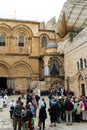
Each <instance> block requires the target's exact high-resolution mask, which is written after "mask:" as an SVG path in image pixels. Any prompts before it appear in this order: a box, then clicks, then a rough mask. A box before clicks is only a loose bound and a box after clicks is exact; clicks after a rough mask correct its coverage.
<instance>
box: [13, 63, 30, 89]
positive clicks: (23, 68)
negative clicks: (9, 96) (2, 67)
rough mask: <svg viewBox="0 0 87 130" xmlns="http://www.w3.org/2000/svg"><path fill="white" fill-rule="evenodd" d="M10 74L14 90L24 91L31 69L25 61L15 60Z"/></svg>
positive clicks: (28, 82)
mask: <svg viewBox="0 0 87 130" xmlns="http://www.w3.org/2000/svg"><path fill="white" fill-rule="evenodd" d="M11 75H12V77H13V86H14V89H15V90H19V91H25V90H26V89H27V88H28V86H29V84H30V80H31V77H32V69H31V67H30V66H29V64H27V63H25V62H20V61H19V62H17V63H15V64H14V65H13V66H12V69H11Z"/></svg>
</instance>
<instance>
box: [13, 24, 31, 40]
mask: <svg viewBox="0 0 87 130" xmlns="http://www.w3.org/2000/svg"><path fill="white" fill-rule="evenodd" d="M19 33H23V34H24V35H25V36H27V37H30V38H31V37H32V36H33V33H32V30H31V29H30V28H29V27H28V26H26V25H23V24H19V25H17V26H15V27H13V35H18V34H19Z"/></svg>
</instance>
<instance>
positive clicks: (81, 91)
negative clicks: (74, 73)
mask: <svg viewBox="0 0 87 130" xmlns="http://www.w3.org/2000/svg"><path fill="white" fill-rule="evenodd" d="M85 78H86V76H85V74H84V73H83V72H79V74H78V90H79V94H81V95H83V96H85V92H86V82H85Z"/></svg>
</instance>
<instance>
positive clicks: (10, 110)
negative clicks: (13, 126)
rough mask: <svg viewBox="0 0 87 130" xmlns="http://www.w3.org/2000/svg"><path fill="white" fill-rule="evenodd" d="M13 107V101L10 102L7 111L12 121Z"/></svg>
mask: <svg viewBox="0 0 87 130" xmlns="http://www.w3.org/2000/svg"><path fill="white" fill-rule="evenodd" d="M14 107H15V103H14V100H12V101H11V102H10V103H9V104H8V109H9V113H10V118H11V119H13V111H14Z"/></svg>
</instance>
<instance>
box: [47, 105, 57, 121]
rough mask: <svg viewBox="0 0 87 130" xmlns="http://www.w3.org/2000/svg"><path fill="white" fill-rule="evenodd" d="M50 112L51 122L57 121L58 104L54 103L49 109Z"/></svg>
mask: <svg viewBox="0 0 87 130" xmlns="http://www.w3.org/2000/svg"><path fill="white" fill-rule="evenodd" d="M48 111H49V114H50V120H51V122H56V121H57V116H58V106H57V104H55V105H52V106H51V107H50V108H49V109H48Z"/></svg>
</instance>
